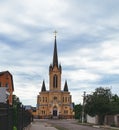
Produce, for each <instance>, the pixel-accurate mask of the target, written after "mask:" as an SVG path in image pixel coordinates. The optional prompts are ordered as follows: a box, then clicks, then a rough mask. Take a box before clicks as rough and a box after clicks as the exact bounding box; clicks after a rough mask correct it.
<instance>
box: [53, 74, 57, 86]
mask: <svg viewBox="0 0 119 130" xmlns="http://www.w3.org/2000/svg"><path fill="white" fill-rule="evenodd" d="M53 87H54V88H57V75H54V77H53Z"/></svg>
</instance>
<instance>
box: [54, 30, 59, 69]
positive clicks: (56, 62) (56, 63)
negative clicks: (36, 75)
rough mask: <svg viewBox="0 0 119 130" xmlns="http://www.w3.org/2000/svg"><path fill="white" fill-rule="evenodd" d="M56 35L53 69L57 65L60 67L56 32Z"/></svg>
mask: <svg viewBox="0 0 119 130" xmlns="http://www.w3.org/2000/svg"><path fill="white" fill-rule="evenodd" d="M54 33H55V42H54V53H53V67H54V66H55V65H56V66H57V67H58V56H57V42H56V33H57V32H56V31H55V32H54Z"/></svg>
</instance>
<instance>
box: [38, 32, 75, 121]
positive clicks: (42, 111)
mask: <svg viewBox="0 0 119 130" xmlns="http://www.w3.org/2000/svg"><path fill="white" fill-rule="evenodd" d="M61 74H62V67H61V65H60V64H59V63H58V53H57V41H56V34H55V40H54V52H53V61H52V64H50V66H49V90H46V86H45V81H44V80H43V83H42V86H41V91H40V92H39V95H38V96H37V109H38V110H37V112H38V117H39V118H40V119H46V118H48V119H49V118H55V119H57V118H59V119H71V118H73V105H72V96H71V95H70V92H69V90H68V84H67V81H65V84H64V89H63V90H61Z"/></svg>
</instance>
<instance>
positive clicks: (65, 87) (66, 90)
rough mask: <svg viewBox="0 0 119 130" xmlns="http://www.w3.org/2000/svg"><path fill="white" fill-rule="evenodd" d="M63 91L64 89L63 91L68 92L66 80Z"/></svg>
mask: <svg viewBox="0 0 119 130" xmlns="http://www.w3.org/2000/svg"><path fill="white" fill-rule="evenodd" d="M64 91H65V92H68V91H69V90H68V85H67V81H65V84H64Z"/></svg>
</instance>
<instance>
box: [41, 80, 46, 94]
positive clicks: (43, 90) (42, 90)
mask: <svg viewBox="0 0 119 130" xmlns="http://www.w3.org/2000/svg"><path fill="white" fill-rule="evenodd" d="M45 91H46V87H45V81H44V80H43V84H42V88H41V92H45Z"/></svg>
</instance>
